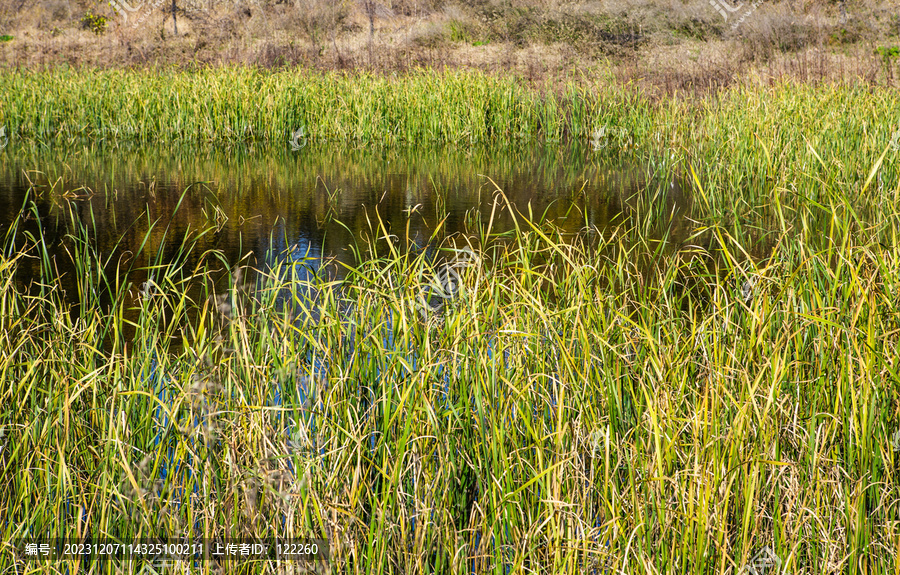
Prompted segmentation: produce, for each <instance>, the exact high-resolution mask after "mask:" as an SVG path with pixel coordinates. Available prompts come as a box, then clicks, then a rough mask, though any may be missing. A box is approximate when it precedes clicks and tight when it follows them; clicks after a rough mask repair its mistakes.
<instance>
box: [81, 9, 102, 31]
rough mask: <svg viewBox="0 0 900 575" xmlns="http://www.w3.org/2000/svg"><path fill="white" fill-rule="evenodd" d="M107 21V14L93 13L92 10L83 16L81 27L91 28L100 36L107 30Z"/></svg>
mask: <svg viewBox="0 0 900 575" xmlns="http://www.w3.org/2000/svg"><path fill="white" fill-rule="evenodd" d="M106 23H107V19H106V16H100V15H98V14H91V13H90V12H88V13H87V14H85V15H84V16H82V17H81V27H82V28H83V29H85V30H90V31H91V32H93V33H94V34H97V35H98V36H99V35H100V34H103V33H104V32H106Z"/></svg>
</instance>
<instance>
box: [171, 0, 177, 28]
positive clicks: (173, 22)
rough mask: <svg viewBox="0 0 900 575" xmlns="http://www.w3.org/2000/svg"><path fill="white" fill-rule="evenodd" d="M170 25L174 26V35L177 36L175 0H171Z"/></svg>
mask: <svg viewBox="0 0 900 575" xmlns="http://www.w3.org/2000/svg"><path fill="white" fill-rule="evenodd" d="M172 26H174V27H175V35H176V36H178V20H176V19H175V0H172Z"/></svg>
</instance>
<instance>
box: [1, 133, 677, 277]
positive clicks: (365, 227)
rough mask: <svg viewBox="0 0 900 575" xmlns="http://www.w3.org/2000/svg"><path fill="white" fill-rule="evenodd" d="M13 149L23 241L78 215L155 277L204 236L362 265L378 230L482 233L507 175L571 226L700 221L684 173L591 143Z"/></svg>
mask: <svg viewBox="0 0 900 575" xmlns="http://www.w3.org/2000/svg"><path fill="white" fill-rule="evenodd" d="M0 158H2V159H3V163H2V166H3V167H2V168H0V233H4V234H5V233H6V232H7V231H8V229H9V227H10V225H11V222H12V221H13V218H14V216H15V214H17V213H18V212H19V210H20V209H21V207H22V205H23V202H24V201H25V199H26V193H27V191H28V190H29V188H31V187H32V185H34V188H33V193H32V197H33V199H34V200H35V202H36V205H37V215H36V217H34V218H33V219H32V220H29V221H26V222H22V225H21V226H20V229H19V230H17V232H16V241H17V242H19V244H22V243H24V241H25V236H24V232H26V231H29V232H31V233H33V234H35V233H37V232H38V231H39V228H42V230H41V231H43V233H44V237H45V238H46V239H47V240H48V246H49V248H50V250H51V252H53V251H54V250H56V252H55V253H57V254H59V255H62V249H61V248H62V247H63V245H62V244H63V241H62V238H63V237H64V236H65V235H66V234H69V233H72V232H73V231H74V224H75V223H79V224H81V225H84V226H87V227H88V228H89V229H90V230H92V237H91V239H90V241H91V243H92V244H93V246H94V247H95V249H96V250H97V251H98V253H99V254H101V255H103V256H106V257H112V259H113V260H117V257H118V256H120V255H122V254H128V256H127V257H135V258H137V261H135V262H134V263H135V264H136V265H134V266H133V267H134V268H138V271H137V272H136V275H135V276H134V277H130V278H128V279H129V280H130V281H131V282H132V283H133V284H134V285H140V284H141V283H142V282H144V281H147V280H148V279H149V278H148V277H145V276H144V275H141V273H142V272H141V271H140V270H139V268H142V267H146V265H147V264H148V263H149V262H150V260H151V256H152V255H155V254H159V255H161V256H162V259H163V260H166V259H167V258H174V257H175V255H176V254H177V253H178V250H179V249H180V248H181V247H182V245H183V242H184V239H185V238H191V237H193V238H198V239H197V248H198V249H199V251H200V252H202V251H206V250H219V251H220V252H221V253H222V254H223V256H224V260H226V261H228V262H232V263H236V262H238V261H241V260H244V259H246V257H247V256H250V258H251V259H252V261H253V263H255V264H259V263H262V262H270V261H272V259H273V257H278V256H277V255H276V254H282V253H287V252H288V251H291V252H293V253H302V254H306V256H308V257H312V258H313V259H317V258H318V259H320V258H321V257H324V256H326V255H327V256H329V257H334V258H336V259H337V261H339V262H343V263H347V264H350V265H353V264H354V263H355V259H356V255H357V254H362V253H363V252H364V249H363V248H364V246H365V243H366V241H372V240H376V239H377V238H384V237H385V236H394V237H397V238H399V239H401V240H403V241H409V242H410V244H412V245H415V246H418V247H419V248H421V247H423V246H425V245H426V244H428V242H429V240H430V239H432V238H433V237H434V236H437V239H440V238H443V237H446V236H449V235H452V234H456V233H468V232H472V231H473V230H474V229H475V228H477V226H478V225H479V223H484V222H486V221H487V220H488V219H489V218H491V217H492V215H493V220H494V223H493V227H492V229H493V231H495V232H499V233H502V232H504V231H507V230H511V229H512V228H513V220H512V216H511V214H510V212H509V210H508V209H507V208H506V205H505V201H504V202H497V201H496V200H497V197H496V189H497V187H499V188H500V189H502V190H503V192H504V193H505V194H506V197H508V198H509V200H510V202H511V203H512V205H513V206H515V209H517V210H519V211H520V212H522V213H523V214H529V213H530V214H531V215H532V216H533V217H544V218H546V219H548V220H550V221H553V222H554V223H555V224H556V225H557V226H559V227H560V228H561V229H562V230H563V231H564V232H569V233H575V232H578V231H579V230H584V229H591V230H595V231H599V232H603V231H604V230H608V229H609V228H610V227H611V226H616V225H618V224H620V223H622V222H623V221H625V219H627V218H628V217H629V214H631V215H632V216H633V215H634V214H635V213H636V212H637V211H640V210H648V209H654V210H656V211H658V212H659V213H660V214H665V216H666V217H664V218H660V222H659V226H658V227H659V229H656V230H650V231H651V233H656V234H658V235H659V236H660V237H662V236H664V235H668V237H669V240H674V241H675V242H678V241H680V240H683V239H684V238H686V237H687V236H688V235H689V233H690V226H689V222H690V220H689V216H690V212H691V200H690V198H689V196H688V195H687V194H686V192H685V191H684V190H683V189H682V187H681V185H680V183H679V182H678V181H661V180H654V179H653V177H652V174H648V173H647V170H645V169H639V168H636V167H635V166H633V165H629V164H627V163H621V162H618V163H609V162H608V161H604V162H601V161H599V160H598V158H599V156H598V155H597V154H596V153H594V152H593V151H592V149H591V148H590V147H589V146H588V147H579V146H576V145H568V146H562V145H555V146H532V147H527V148H516V149H511V148H507V149H471V150H470V149H459V148H443V149H347V148H344V147H338V146H335V147H318V148H316V147H312V146H307V147H305V148H303V149H302V150H300V151H299V152H296V153H295V152H291V151H290V150H289V149H286V150H277V151H276V150H271V149H264V148H253V147H242V148H228V149H196V148H186V149H177V148H174V149H173V148H166V147H160V148H152V147H146V146H144V147H135V148H121V147H116V148H94V147H82V148H69V149H64V150H55V149H50V150H48V149H44V148H34V149H21V148H20V149H17V150H13V149H10V148H7V149H5V150H3V151H2V152H0ZM495 184H496V186H495ZM661 204H662V205H661ZM209 227H211V228H212V230H211V231H210V232H208V233H206V234H205V235H203V236H199V235H198V234H199V233H200V231H201V230H203V229H205V228H209ZM145 238H146V240H147V241H146V244H144V241H145ZM384 242H385V240H384V239H380V240H378V241H376V246H378V245H380V246H381V249H385V248H386V244H385V243H384ZM142 245H143V249H142V250H141V249H140V248H141V246H142ZM406 247H410V246H406ZM194 257H197V256H196V255H195V256H194ZM63 260H64V258H63ZM187 263H188V265H191V264H193V263H195V261H194V260H191V259H189V260H188V261H187ZM60 265H63V267H65V262H64V261H61V262H60ZM340 267H341V266H338V269H340ZM143 273H145V274H146V272H143Z"/></svg>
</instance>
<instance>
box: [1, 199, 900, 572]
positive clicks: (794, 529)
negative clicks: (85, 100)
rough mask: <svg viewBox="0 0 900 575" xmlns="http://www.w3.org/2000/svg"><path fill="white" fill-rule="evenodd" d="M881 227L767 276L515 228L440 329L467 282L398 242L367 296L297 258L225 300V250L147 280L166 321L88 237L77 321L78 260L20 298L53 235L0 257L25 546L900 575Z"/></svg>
mask: <svg viewBox="0 0 900 575" xmlns="http://www.w3.org/2000/svg"><path fill="white" fill-rule="evenodd" d="M822 185H824V184H822ZM495 204H496V206H497V209H498V210H501V209H509V208H510V206H509V205H508V204H507V203H506V200H505V196H504V195H503V194H502V192H500V191H499V190H498V191H497V193H496V195H495ZM823 208H824V213H825V215H824V216H823V215H822V212H823ZM880 215H881V217H882V219H881V220H880V223H879V227H877V228H875V227H863V226H861V225H860V224H859V223H858V220H857V219H855V218H854V217H853V216H852V214H851V213H850V212H849V209H848V208H847V207H846V205H845V203H844V199H843V198H842V197H841V196H839V195H838V194H836V193H832V194H831V195H830V197H829V199H828V200H827V202H826V204H821V203H819V202H815V203H813V202H809V203H808V204H807V205H806V206H800V207H798V214H797V216H798V219H799V221H801V222H805V221H808V222H812V221H816V222H817V224H816V226H812V225H809V226H807V225H798V226H797V227H796V228H795V229H793V230H791V232H790V233H789V234H788V233H785V234H783V235H781V236H780V237H779V238H777V241H776V245H775V249H774V250H773V254H772V257H771V258H770V259H769V260H767V261H766V262H756V261H754V260H752V259H748V258H747V257H745V256H743V255H742V250H743V245H742V238H740V237H735V236H733V235H731V234H729V233H728V231H727V230H725V229H724V228H722V227H715V226H713V227H708V228H704V229H700V230H699V231H698V232H697V237H696V238H694V239H695V241H694V242H692V245H693V246H694V247H685V248H683V249H682V250H680V251H676V252H662V251H659V250H658V249H656V248H655V247H654V245H655V244H653V243H652V242H648V241H647V239H646V238H645V237H644V236H643V232H642V230H643V229H644V227H643V226H642V224H641V222H636V223H635V224H634V225H632V226H628V227H625V226H623V227H622V228H621V229H620V230H619V231H618V232H616V233H615V234H613V235H612V236H611V237H603V238H599V239H598V238H596V237H591V236H578V237H576V238H574V239H572V238H563V236H562V235H561V234H560V233H559V230H557V229H555V228H553V227H552V226H551V225H549V224H547V223H542V222H541V221H540V220H533V219H530V218H526V217H524V216H523V215H522V214H517V215H516V221H515V223H516V229H517V232H516V234H515V238H514V239H513V241H509V238H503V239H501V238H498V237H496V236H495V234H493V233H492V232H491V231H490V229H491V226H492V222H491V221H490V220H488V221H485V222H484V224H483V226H482V227H481V228H480V232H479V233H478V234H477V235H476V236H475V237H473V238H472V242H473V245H474V248H475V251H476V252H477V253H478V254H479V260H478V262H477V265H474V266H469V267H467V268H465V270H463V271H462V272H461V279H462V282H463V285H464V286H465V287H464V290H463V291H462V293H461V294H460V296H459V297H458V298H457V299H454V300H452V301H449V302H447V303H446V304H445V305H444V306H442V307H439V308H432V307H430V306H429V307H428V308H425V309H424V311H423V308H422V307H421V305H420V304H418V303H417V302H419V301H421V298H420V297H419V296H420V295H421V290H422V281H421V278H430V277H431V274H434V273H438V272H439V270H440V264H439V263H438V262H435V261H430V260H429V259H428V258H427V257H426V255H425V254H419V255H417V254H415V253H403V252H401V251H400V248H401V246H402V245H404V244H403V243H402V242H401V241H400V240H399V239H397V240H396V241H395V242H392V243H387V244H386V243H383V242H382V243H378V244H372V245H370V246H368V247H366V246H362V247H361V249H362V250H363V252H361V253H359V254H358V255H359V261H360V263H359V265H357V266H355V267H353V268H351V269H349V270H347V272H346V274H345V277H344V278H343V279H341V280H339V281H338V280H333V279H331V278H332V277H333V274H329V273H327V266H322V265H321V264H322V262H310V261H306V260H303V259H302V258H293V259H292V258H289V257H286V256H285V257H281V258H279V259H278V261H277V263H275V264H273V265H272V266H271V267H264V268H262V269H260V270H258V273H257V274H256V278H257V279H251V275H252V274H251V273H250V272H249V271H244V270H241V269H240V268H235V269H234V271H233V272H232V273H231V275H230V277H231V280H230V282H229V285H228V286H227V291H225V292H224V293H220V294H216V292H215V286H216V285H219V286H220V289H221V284H216V283H215V282H213V281H212V278H211V274H212V273H213V271H212V270H214V269H216V268H221V267H222V264H223V263H224V262H221V261H220V260H219V258H218V257H217V255H216V254H215V253H213V252H210V253H206V254H199V255H198V256H199V257H196V258H193V259H191V260H190V261H196V262H198V263H196V264H192V265H191V266H187V267H185V265H181V266H175V265H163V264H164V263H165V262H162V261H159V260H158V259H156V258H155V257H151V258H150V260H149V262H150V263H149V266H150V267H151V268H153V271H154V273H155V276H154V277H155V282H156V284H158V286H159V291H158V293H156V292H151V293H148V294H147V296H146V297H145V296H143V295H140V294H138V293H137V292H136V291H135V286H128V285H123V284H122V283H118V282H119V280H118V278H119V277H120V273H119V272H120V271H121V270H114V271H113V272H107V271H105V270H109V269H110V268H109V266H108V265H104V262H102V261H100V255H99V254H97V253H95V252H93V251H92V250H91V249H90V248H89V242H87V243H85V242H82V241H81V240H83V239H86V238H88V237H89V235H90V233H91V230H90V229H89V228H88V227H81V228H76V229H75V231H73V234H72V238H71V241H72V242H73V243H74V245H76V246H80V247H79V249H74V250H72V251H71V252H70V253H71V259H72V261H73V265H74V266H75V268H76V269H78V270H80V273H79V277H80V278H81V281H82V282H83V285H84V290H83V291H81V292H79V296H78V297H79V298H85V297H87V298H88V300H87V301H90V302H91V305H90V306H81V307H80V309H79V310H78V311H77V313H73V310H72V308H71V303H70V299H71V298H70V297H64V295H63V294H61V293H60V292H59V290H58V289H55V288H54V285H56V282H57V280H58V273H59V272H58V269H59V266H58V264H54V263H53V262H52V261H51V260H50V258H42V259H41V260H40V261H41V264H40V265H41V283H42V285H43V286H45V287H44V288H43V290H37V291H35V289H31V290H26V289H25V287H24V286H21V285H18V284H17V282H16V274H15V270H16V268H17V266H19V265H20V264H21V263H22V261H23V259H24V258H26V257H32V256H31V254H32V253H34V254H37V255H40V246H41V238H40V237H35V238H33V240H34V242H33V245H34V247H35V248H36V249H37V251H34V250H32V251H28V250H26V249H19V250H18V251H17V252H14V253H13V252H9V251H5V252H4V254H5V255H4V256H3V259H2V262H0V285H2V286H3V290H2V299H0V305H2V309H0V312H2V313H0V334H2V335H0V337H2V341H0V393H2V397H0V406H2V407H0V426H2V429H3V450H2V451H0V454H2V455H0V457H2V459H0V464H2V466H3V471H4V474H3V476H4V477H5V478H8V483H7V485H6V487H5V488H4V489H3V490H2V491H0V512H2V517H4V518H6V520H5V521H4V522H3V524H2V526H0V529H2V538H3V540H4V541H5V542H9V541H12V540H15V539H17V538H20V537H25V536H69V537H74V536H76V535H79V534H84V533H87V532H90V533H93V534H94V535H95V536H97V535H100V536H102V535H107V534H108V535H110V536H116V537H122V538H130V537H133V536H138V535H140V536H147V535H149V534H158V533H161V532H165V533H175V534H179V535H193V536H206V537H210V536H214V535H218V536H231V537H236V536H241V535H244V536H257V537H259V536H274V535H280V536H287V535H292V536H298V537H299V536H317V537H321V538H326V539H328V540H329V542H330V547H331V553H332V561H331V563H330V569H332V571H333V572H341V573H400V572H403V573H436V572H440V573H472V572H476V573H506V572H510V573H519V572H541V573H587V572H593V570H596V572H604V571H605V570H611V572H616V573H635V574H637V573H647V572H659V573H728V572H737V570H738V569H739V568H740V567H741V566H742V565H744V564H746V563H747V562H748V561H749V560H750V559H751V558H752V557H753V556H754V555H755V554H756V553H757V552H758V551H759V550H760V549H761V548H763V547H764V546H769V547H771V548H772V549H773V550H774V551H775V553H776V554H777V555H778V557H779V558H780V559H781V560H782V561H783V567H784V569H785V570H786V571H790V572H792V573H848V572H866V573H887V572H894V571H895V570H896V569H897V565H898V562H897V549H898V541H900V539H898V537H900V533H898V530H897V517H898V511H900V508H898V505H900V499H898V496H900V489H898V483H897V480H896V475H895V473H896V469H897V458H898V456H900V455H898V454H900V451H898V450H897V448H896V447H895V444H894V443H893V442H892V437H893V434H894V433H895V432H896V431H897V430H900V416H898V407H897V406H898V399H897V389H898V379H900V376H898V374H897V366H896V363H897V343H898V334H900V309H898V307H897V301H898V297H897V295H898V288H900V253H898V251H897V247H896V243H892V244H891V245H890V246H887V247H886V246H885V245H883V243H880V242H879V241H878V237H879V236H885V235H888V236H891V237H894V238H896V235H897V232H898V231H900V217H898V216H900V212H898V211H896V210H891V211H883V212H881V214H880ZM26 216H27V210H26V211H23V214H22V217H23V218H24V217H26ZM648 217H655V216H653V215H652V214H650V215H648ZM823 218H824V219H823ZM372 226H373V227H372V230H371V233H370V236H371V237H383V236H385V235H387V232H386V230H385V229H384V228H383V227H382V226H383V224H381V223H380V221H379V220H378V219H377V218H373V223H372ZM821 230H827V231H826V232H825V233H822V232H821ZM192 241H193V240H192V239H191V238H186V239H185V240H184V241H183V242H182V243H183V244H184V245H185V247H184V248H183V250H182V251H181V252H179V254H180V255H179V257H178V258H177V259H178V260H179V261H181V262H186V261H188V258H187V255H188V253H189V252H190V250H191V245H192ZM701 245H705V246H706V247H704V248H700V247H696V246H701ZM641 253H643V254H650V255H651V256H652V257H650V259H649V260H646V259H645V260H644V261H645V262H649V263H645V264H640V263H639V261H640V258H637V257H636V256H637V255H638V254H641ZM176 263H177V262H176ZM309 266H312V267H309ZM88 270H89V273H88ZM129 287H130V288H131V290H130V291H129ZM100 292H102V293H104V294H105V296H106V297H107V298H108V299H107V300H103V301H101V300H96V301H95V300H92V299H90V297H93V296H90V294H92V293H100ZM82 301H85V300H83V299H82ZM104 302H106V303H104ZM127 324H132V327H133V328H135V329H134V330H133V333H134V335H133V336H132V337H126V336H125V334H126V332H127V330H126V327H127ZM20 560H21V558H16V557H15V556H14V554H13V552H12V550H11V548H10V547H9V545H8V544H5V547H4V548H3V549H2V550H0V564H2V566H3V568H4V569H5V570H9V569H10V568H12V567H13V565H16V566H17V567H16V569H18V570H19V571H21V570H22V569H23V565H22V563H21V562H19V561H20ZM70 567H74V566H70ZM120 568H121V570H124V571H127V572H130V571H132V570H133V571H138V570H139V569H141V566H140V565H137V564H131V565H124V564H123V565H122V566H120ZM186 568H187V567H186ZM272 568H273V567H272V566H263V565H256V566H252V567H250V568H249V570H250V571H254V572H255V571H260V572H262V571H266V570H269V569H272ZM99 569H100V568H99V567H98V566H96V565H94V566H88V567H87V570H88V571H89V572H96V571H98V570H99Z"/></svg>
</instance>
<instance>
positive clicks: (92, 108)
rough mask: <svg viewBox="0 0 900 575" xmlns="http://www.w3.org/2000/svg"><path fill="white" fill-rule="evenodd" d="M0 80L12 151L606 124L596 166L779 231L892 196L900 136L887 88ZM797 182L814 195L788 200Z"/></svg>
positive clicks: (561, 134) (456, 139) (312, 79)
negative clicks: (603, 160) (781, 225)
mask: <svg viewBox="0 0 900 575" xmlns="http://www.w3.org/2000/svg"><path fill="white" fill-rule="evenodd" d="M0 81H2V83H3V85H4V90H3V91H2V92H0V125H2V126H4V127H5V132H6V134H8V135H9V142H10V143H11V144H13V145H14V146H10V147H9V148H10V150H12V149H13V148H14V147H15V145H21V144H23V143H29V142H31V143H34V142H38V143H43V144H50V143H53V144H54V145H57V144H61V143H68V142H77V141H82V140H85V139H86V140H88V141H91V142H106V143H112V144H117V143H123V142H136V143H146V142H161V143H173V142H183V143H189V144H198V143H214V144H224V143H240V142H263V143H266V144H268V145H273V146H281V147H283V148H284V149H288V147H289V145H290V140H292V139H293V137H294V134H295V133H296V131H297V130H299V129H300V128H303V130H304V132H303V133H304V136H303V143H311V144H315V143H317V142H334V143H337V144H339V145H343V146H350V147H352V146H373V145H379V146H380V145H393V144H415V145H417V146H421V145H424V144H435V143H437V144H442V143H450V144H456V145H462V146H466V147H471V146H472V145H473V144H478V145H481V144H487V145H508V144H514V143H517V142H526V141H534V140H538V141H542V142H554V141H560V140H577V141H583V142H584V143H585V144H587V143H589V142H590V141H591V139H592V138H593V137H594V136H595V134H597V133H598V131H599V130H600V129H601V128H603V129H605V130H606V133H607V134H612V135H613V136H612V137H610V138H609V141H608V145H605V146H604V147H603V150H602V151H601V152H600V153H599V154H596V155H598V156H601V157H603V156H607V155H609V154H611V153H612V154H625V155H628V156H635V157H636V158H637V159H640V160H643V161H649V162H652V163H654V164H656V165H659V166H660V168H661V169H671V168H672V167H673V166H674V167H676V168H678V169H680V170H681V171H682V172H683V173H684V174H685V175H689V174H690V168H691V167H693V168H694V169H695V170H696V172H697V175H698V177H699V180H700V181H701V182H703V187H704V201H705V202H706V204H707V205H706V206H705V207H706V208H708V210H707V211H708V213H709V214H710V215H711V216H712V217H715V218H720V217H721V216H728V217H731V218H735V219H740V218H747V217H751V216H753V215H760V214H759V212H760V211H761V210H762V211H763V212H764V214H761V215H766V216H772V217H777V218H779V219H780V220H785V221H787V220H789V219H792V214H791V211H792V209H793V208H792V206H794V205H795V204H797V203H798V202H799V203H802V202H803V201H806V199H808V200H810V201H819V199H820V196H821V197H830V196H831V195H832V194H834V193H838V194H840V195H844V196H846V197H847V198H848V200H849V201H852V202H856V201H857V199H858V198H859V196H864V199H867V200H868V199H871V198H874V197H876V196H878V197H893V198H896V197H897V196H898V195H900V190H898V188H897V186H896V181H897V179H898V174H900V168H898V160H897V151H896V150H894V149H892V147H891V144H890V142H891V140H892V137H893V136H894V135H895V134H896V133H897V132H898V131H900V108H898V106H897V105H896V104H897V99H896V92H895V91H893V90H890V89H874V90H870V89H868V88H865V87H861V86H834V85H827V86H820V87H814V86H809V85H798V84H793V83H789V82H785V83H780V84H776V85H775V86H772V87H763V86H756V85H753V84H746V85H743V86H739V87H736V88H734V89H732V90H728V91H725V92H722V93H720V94H718V95H715V96H712V97H710V98H708V99H701V100H691V99H687V100H685V99H680V98H669V99H664V100H661V101H654V100H653V99H652V98H650V97H649V96H648V95H646V94H643V93H640V92H639V91H637V90H634V89H631V88H627V87H621V86H618V85H616V84H615V82H614V81H613V79H611V78H607V77H597V78H594V77H586V76H580V77H573V78H569V79H564V80H563V81H561V82H560V83H559V84H558V85H556V86H555V87H540V88H539V87H535V86H531V85H528V84H526V83H525V82H523V81H521V80H519V79H516V78H514V77H510V76H491V75H486V74H483V73H479V72H465V71H447V72H429V71H420V72H414V73H410V74H406V75H399V76H396V75H395V76H386V75H375V74H366V73H358V74H337V73H314V72H309V71H296V70H289V71H281V72H265V71H260V70H254V69H248V68H224V69H209V70H202V71H197V72H182V71H176V70H171V69H161V70H158V71H156V72H155V73H147V72H146V71H130V70H94V69H81V70H72V69H61V68H58V69H53V70H49V71H38V72H32V71H16V72H11V71H5V72H0ZM605 143H606V142H605ZM883 152H885V153H886V155H885V157H884V159H883V161H882V162H881V163H880V165H879V168H880V169H879V171H878V175H877V178H876V179H873V180H871V181H870V180H869V179H868V176H869V170H870V168H872V166H873V163H874V159H877V158H879V157H880V156H881V154H882V153H883ZM7 153H9V152H7ZM301 153H302V152H301ZM819 182H821V183H822V184H823V185H817V184H818V183H819ZM807 186H809V187H808V189H809V191H810V193H811V194H812V196H811V197H809V198H801V197H799V195H801V194H803V193H805V192H801V191H800V190H801V188H802V189H806V188H807ZM736 193H737V194H739V195H740V196H741V200H736V198H735V194H736Z"/></svg>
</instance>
